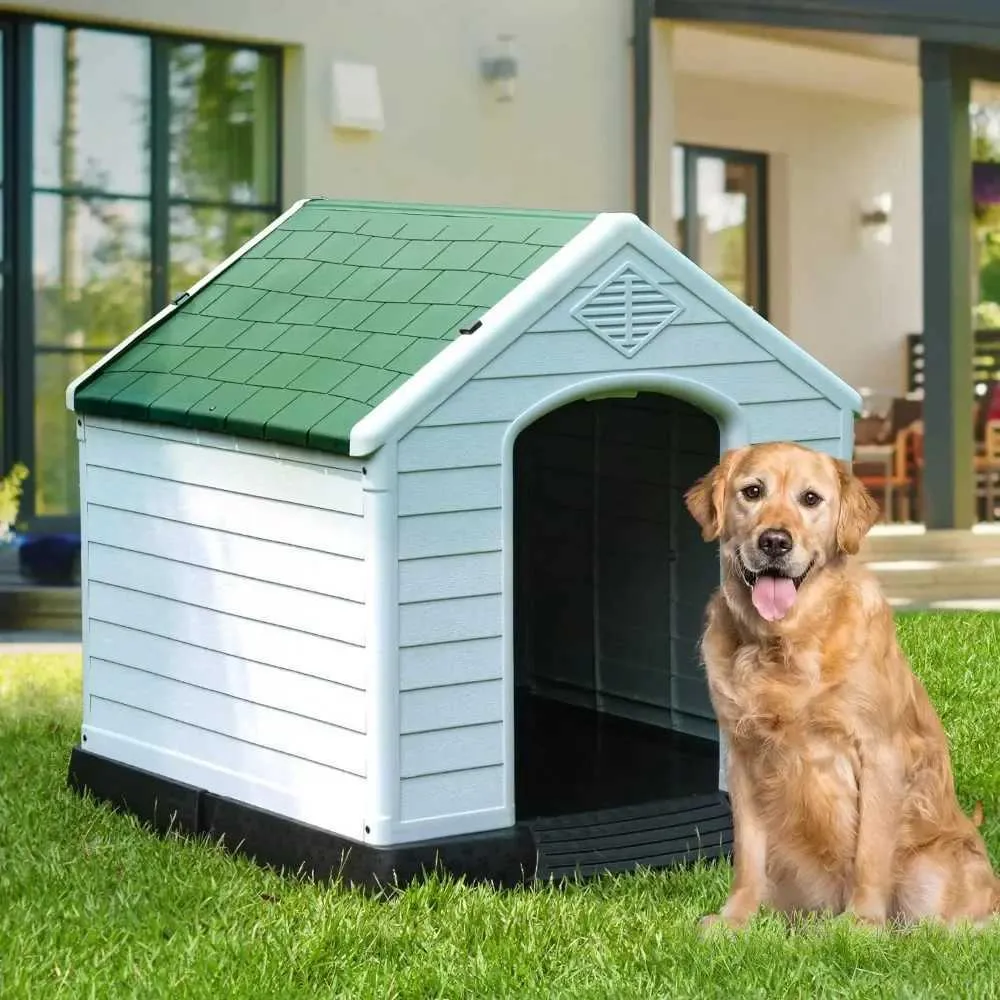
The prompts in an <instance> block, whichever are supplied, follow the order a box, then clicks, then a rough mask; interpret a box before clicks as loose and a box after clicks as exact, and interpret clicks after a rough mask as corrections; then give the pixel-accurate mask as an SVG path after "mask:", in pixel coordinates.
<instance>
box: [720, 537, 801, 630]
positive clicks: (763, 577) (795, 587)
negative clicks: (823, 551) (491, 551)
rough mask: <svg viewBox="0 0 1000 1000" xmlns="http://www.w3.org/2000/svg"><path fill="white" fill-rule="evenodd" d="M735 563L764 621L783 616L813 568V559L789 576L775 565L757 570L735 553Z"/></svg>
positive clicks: (792, 604) (774, 619) (789, 608)
mask: <svg viewBox="0 0 1000 1000" xmlns="http://www.w3.org/2000/svg"><path fill="white" fill-rule="evenodd" d="M736 560H737V565H738V566H739V570H740V575H741V576H742V577H743V582H744V583H745V584H746V585H747V587H748V588H749V589H750V600H751V602H752V603H753V606H754V607H755V608H756V609H757V613H758V614H759V615H760V616H761V618H763V619H764V620H765V621H769V622H773V621H776V620H777V619H779V618H784V617H785V616H786V615H787V614H788V612H789V611H791V609H792V607H793V606H794V605H795V599H796V598H797V597H798V591H799V587H801V586H802V583H803V581H804V580H805V578H806V577H807V576H808V575H809V571H810V570H811V569H812V568H813V565H814V563H815V561H816V560H815V559H814V560H813V561H812V562H811V563H809V565H808V566H807V567H806V568H805V570H804V571H803V572H802V573H801V574H800V575H799V576H789V575H788V574H787V573H786V572H784V571H783V570H781V569H779V568H778V567H775V566H768V567H765V568H764V569H762V570H759V571H758V572H754V571H753V570H751V569H749V568H748V567H747V565H746V563H744V562H743V558H742V557H741V556H740V555H739V553H737V555H736Z"/></svg>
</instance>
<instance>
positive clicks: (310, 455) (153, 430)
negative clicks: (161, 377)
mask: <svg viewBox="0 0 1000 1000" xmlns="http://www.w3.org/2000/svg"><path fill="white" fill-rule="evenodd" d="M84 420H85V422H86V426H87V432H88V435H89V433H90V429H91V428H99V429H102V430H109V431H119V432H124V433H126V434H132V435H133V436H134V437H151V438H160V439H163V440H165V441H179V442H181V443H182V444H195V445H198V446H199V447H201V448H217V449H221V450H222V451H237V452H242V453H245V454H248V455H257V456H260V457H263V458H276V459H278V460H279V461H291V462H298V463H299V464H302V465H319V466H329V467H330V468H334V469H344V470H345V471H347V472H353V473H355V474H360V471H361V467H362V465H363V464H364V463H363V462H362V461H361V459H358V458H350V457H348V456H347V455H335V454H334V453H333V452H331V451H316V450H310V449H308V448H300V447H296V446H295V445H291V444H283V443H282V442H280V441H263V440H261V439H260V438H245V437H236V436H235V435H232V434H223V433H219V432H217V431H206V430H195V429H193V428H187V427H173V426H171V425H170V424H137V423H135V422H133V421H128V420H118V419H115V418H112V417H94V416H89V415H88V416H85V417H84Z"/></svg>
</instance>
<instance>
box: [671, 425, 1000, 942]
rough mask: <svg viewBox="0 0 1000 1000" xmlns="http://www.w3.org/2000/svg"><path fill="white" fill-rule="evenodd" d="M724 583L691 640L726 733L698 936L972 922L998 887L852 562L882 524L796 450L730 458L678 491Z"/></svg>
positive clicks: (843, 477) (888, 618)
mask: <svg viewBox="0 0 1000 1000" xmlns="http://www.w3.org/2000/svg"><path fill="white" fill-rule="evenodd" d="M685 502H686V504H687V507H688V510H689V511H690V512H691V514H692V516H693V517H694V518H695V520H696V521H697V522H698V523H699V525H700V526H701V529H702V536H703V537H704V538H705V540H706V541H715V540H720V542H721V555H722V564H723V579H722V583H721V586H720V587H719V589H718V590H717V591H716V592H715V594H714V595H713V597H712V599H711V601H710V603H709V607H708V612H707V617H706V625H705V631H704V635H703V638H702V645H701V650H702V657H703V659H704V662H705V668H706V672H707V676H708V684H709V690H710V693H711V699H712V704H713V706H714V708H715V712H716V715H717V717H718V720H719V725H720V729H721V732H722V734H723V736H724V739H725V742H726V745H727V748H728V754H727V775H728V787H729V795H730V801H731V803H732V810H733V831H734V846H733V868H734V871H733V883H732V886H731V889H730V893H729V896H728V898H727V900H726V902H725V905H724V906H723V907H722V909H721V911H720V912H719V913H718V914H711V915H709V916H707V917H705V918H704V920H703V923H704V924H706V925H707V924H713V923H716V922H723V923H725V924H727V925H729V926H730V927H739V926H742V925H743V924H745V923H746V921H747V920H748V919H750V918H751V917H752V916H753V915H754V914H755V913H757V912H758V910H759V909H760V908H761V907H762V906H768V907H771V908H773V909H774V910H777V911H779V912H782V913H786V914H792V913H802V912H814V913H829V914H836V913H844V912H846V913H848V914H851V915H853V917H854V918H856V919H857V920H859V921H862V922H865V923H870V924H882V923H884V922H885V921H887V920H894V921H915V920H918V919H922V918H928V919H936V920H940V921H944V922H946V923H953V922H956V921H971V922H973V923H977V924H978V923H983V922H985V921H986V920H988V919H989V918H990V917H991V915H992V914H994V913H996V912H997V911H998V910H1000V882H998V880H997V878H996V877H995V876H994V873H993V870H992V868H991V866H990V861H989V857H988V855H987V852H986V847H985V844H984V843H983V839H982V837H981V836H980V834H979V831H978V829H977V826H978V823H979V822H981V818H982V817H981V813H980V812H979V811H978V807H977V812H976V814H975V815H974V816H973V817H971V818H970V817H969V816H966V815H965V813H964V812H963V811H962V809H961V807H960V805H959V803H958V800H957V798H956V796H955V786H954V779H953V777H952V769H951V760H950V756H949V747H948V741H947V737H946V735H945V732H944V729H943V727H942V725H941V722H940V720H939V719H938V716H937V714H936V713H935V711H934V708H933V706H932V705H931V702H930V699H929V698H928V696H927V693H926V692H925V690H924V688H923V685H922V684H921V683H920V681H919V680H918V679H917V677H916V676H915V675H914V674H913V672H912V671H911V669H910V665H909V663H908V661H907V659H906V657H905V656H904V654H903V652H902V650H901V649H900V647H899V645H898V644H897V642H896V631H895V624H894V619H893V614H892V609H891V607H890V606H889V604H888V602H887V601H886V600H885V598H884V596H883V595H882V592H881V590H880V588H879V585H878V583H877V581H876V579H875V578H874V576H873V575H872V574H871V572H870V571H869V570H867V568H866V567H865V566H864V565H863V564H861V563H860V562H859V561H858V560H855V559H852V558H851V557H852V556H854V555H855V554H856V553H857V551H858V549H859V547H860V545H861V543H862V540H863V538H864V536H865V535H866V534H867V532H868V530H869V529H870V528H871V526H872V525H873V523H874V522H875V520H876V517H877V513H878V509H877V506H876V504H875V502H874V501H873V500H872V498H871V497H870V496H869V494H868V492H867V491H866V490H865V488H864V486H863V485H862V484H861V483H860V482H859V480H858V479H856V478H855V477H854V475H853V474H852V472H851V469H850V466H849V465H848V464H847V463H842V462H839V461H837V460H835V459H833V458H831V457H829V456H827V455H825V454H821V453H820V452H817V451H813V450H811V449H809V448H806V447H803V446H801V445H796V444H790V443H785V442H781V443H772V444H762V445H754V446H749V447H744V448H738V449H734V450H731V451H728V452H727V453H726V454H725V455H723V457H722V459H721V461H720V462H719V464H718V465H717V466H716V467H715V468H714V469H713V470H712V471H711V472H709V473H708V474H707V475H706V476H704V477H703V478H702V479H700V480H699V481H698V482H697V483H695V485H694V486H692V487H691V489H690V490H688V491H687V493H686V494H685Z"/></svg>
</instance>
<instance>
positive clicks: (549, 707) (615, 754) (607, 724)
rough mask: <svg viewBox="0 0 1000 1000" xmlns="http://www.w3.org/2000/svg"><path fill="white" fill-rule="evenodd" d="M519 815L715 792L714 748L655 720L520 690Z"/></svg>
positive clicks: (576, 810) (612, 806)
mask: <svg viewBox="0 0 1000 1000" xmlns="http://www.w3.org/2000/svg"><path fill="white" fill-rule="evenodd" d="M515 713H516V718H517V726H516V736H515V739H516V741H517V742H516V746H517V755H516V756H517V767H516V778H515V781H516V789H517V792H516V796H517V817H518V819H519V820H530V819H537V818H539V817H547V816H563V815H567V814H573V813H581V812H589V811H595V810H604V809H616V808H620V807H623V806H634V805H641V804H643V803H649V802H654V801H658V800H663V799H679V798H684V797H686V796H690V795H700V794H706V793H713V792H715V791H716V790H717V789H718V787H719V747H718V744H717V743H715V742H714V741H711V740H704V739H698V738H697V737H693V736H687V735H685V734H683V733H677V732H673V731H672V730H668V729H663V728H661V727H659V726H651V725H645V724H643V723H641V722H635V721H632V720H630V719H622V718H619V717H617V716H613V715H609V714H607V713H605V712H598V711H594V710H592V709H588V708H581V707H577V706H574V705H567V704H564V703H562V702H558V701H554V700H552V699H549V698H540V697H535V696H533V695H531V694H528V693H525V692H520V693H519V695H518V699H517V704H516V709H515Z"/></svg>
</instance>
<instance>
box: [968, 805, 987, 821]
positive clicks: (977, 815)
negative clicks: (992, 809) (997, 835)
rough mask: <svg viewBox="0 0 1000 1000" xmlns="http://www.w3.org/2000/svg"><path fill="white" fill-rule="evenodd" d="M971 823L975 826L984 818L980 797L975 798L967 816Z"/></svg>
mask: <svg viewBox="0 0 1000 1000" xmlns="http://www.w3.org/2000/svg"><path fill="white" fill-rule="evenodd" d="M969 818H970V819H971V820H972V823H973V825H974V826H976V827H980V826H982V825H983V820H984V819H985V818H986V817H985V814H984V813H983V801H982V799H977V800H976V804H975V805H974V806H973V807H972V815H971V816H970V817H969Z"/></svg>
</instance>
